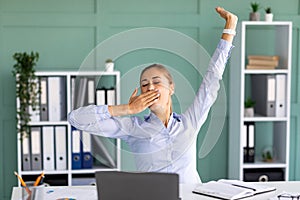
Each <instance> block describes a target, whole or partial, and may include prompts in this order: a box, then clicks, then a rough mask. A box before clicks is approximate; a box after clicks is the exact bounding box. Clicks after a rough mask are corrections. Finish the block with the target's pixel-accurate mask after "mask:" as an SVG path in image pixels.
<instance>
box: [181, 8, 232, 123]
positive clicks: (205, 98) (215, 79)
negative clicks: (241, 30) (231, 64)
mask: <svg viewBox="0 0 300 200" xmlns="http://www.w3.org/2000/svg"><path fill="white" fill-rule="evenodd" d="M216 11H217V13H219V15H220V16H221V17H222V18H224V19H225V20H226V22H225V26H224V30H225V31H224V30H223V33H222V36H221V41H220V42H219V44H218V47H217V48H216V50H215V52H214V54H213V56H212V57H211V60H210V62H209V66H208V69H207V72H206V74H205V75H204V77H203V80H202V83H201V85H200V88H199V90H198V92H197V94H196V97H195V99H194V102H193V103H192V105H191V106H190V107H189V108H188V109H187V111H186V112H185V113H184V115H185V116H186V117H187V120H189V121H190V122H191V123H192V124H193V127H194V128H195V129H199V128H200V127H201V126H202V124H203V123H204V122H205V120H206V118H207V115H208V113H209V110H210V108H211V106H212V105H213V104H214V102H215V100H216V99H217V94H218V90H219V88H220V83H219V81H220V80H221V79H222V75H223V72H224V69H225V65H226V63H227V60H228V58H229V57H230V53H231V49H232V47H233V46H232V41H233V38H234V35H235V29H236V24H237V21H238V17H237V16H236V15H234V14H232V13H230V12H228V11H226V10H225V9H224V8H221V7H217V8H216Z"/></svg>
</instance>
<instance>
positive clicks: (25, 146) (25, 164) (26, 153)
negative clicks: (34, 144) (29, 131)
mask: <svg viewBox="0 0 300 200" xmlns="http://www.w3.org/2000/svg"><path fill="white" fill-rule="evenodd" d="M30 156H31V155H30V141H29V137H28V136H26V135H23V137H22V169H23V171H30V170H31V159H30Z"/></svg>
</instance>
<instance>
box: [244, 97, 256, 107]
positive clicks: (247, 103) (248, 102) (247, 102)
mask: <svg viewBox="0 0 300 200" xmlns="http://www.w3.org/2000/svg"><path fill="white" fill-rule="evenodd" d="M244 106H245V108H252V107H254V106H255V101H253V100H252V99H251V98H250V97H249V98H247V100H246V101H245V104H244Z"/></svg>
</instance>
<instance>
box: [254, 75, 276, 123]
mask: <svg viewBox="0 0 300 200" xmlns="http://www.w3.org/2000/svg"><path fill="white" fill-rule="evenodd" d="M251 78H252V79H251V91H252V98H253V100H254V101H255V107H254V109H255V112H256V113H258V114H261V115H263V116H268V117H274V116H275V98H276V96H275V92H276V91H275V87H276V80H275V75H261V74H259V75H252V76H251Z"/></svg>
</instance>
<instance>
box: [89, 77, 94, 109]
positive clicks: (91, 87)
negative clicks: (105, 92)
mask: <svg viewBox="0 0 300 200" xmlns="http://www.w3.org/2000/svg"><path fill="white" fill-rule="evenodd" d="M88 104H90V105H91V104H95V81H94V80H92V79H89V80H88Z"/></svg>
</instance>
